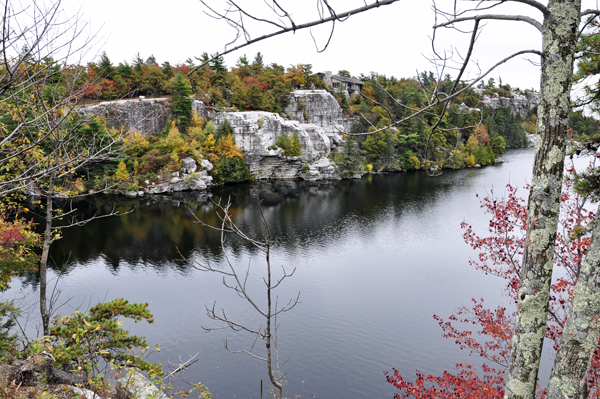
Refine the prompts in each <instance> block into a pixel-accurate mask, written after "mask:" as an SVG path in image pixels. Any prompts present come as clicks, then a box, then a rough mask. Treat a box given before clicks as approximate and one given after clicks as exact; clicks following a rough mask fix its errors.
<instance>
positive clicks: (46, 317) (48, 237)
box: [39, 171, 56, 335]
mask: <svg viewBox="0 0 600 399" xmlns="http://www.w3.org/2000/svg"><path fill="white" fill-rule="evenodd" d="M55 179H56V171H54V172H52V176H51V177H50V183H49V186H48V192H47V193H46V229H45V232H44V244H43V246H42V257H41V259H40V268H39V273H40V314H41V316H42V327H43V330H44V335H49V334H50V313H49V312H48V302H47V298H46V296H47V295H46V288H47V285H48V283H47V281H46V271H47V269H48V255H49V252H50V243H51V242H52V199H53V198H52V195H53V192H54V181H55Z"/></svg>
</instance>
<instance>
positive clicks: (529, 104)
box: [474, 88, 540, 116]
mask: <svg viewBox="0 0 600 399" xmlns="http://www.w3.org/2000/svg"><path fill="white" fill-rule="evenodd" d="M474 91H475V92H476V93H477V94H479V95H480V96H482V97H481V102H482V103H483V106H485V107H488V108H493V109H498V108H500V107H508V108H510V112H511V113H512V114H513V115H517V114H518V115H521V116H525V115H527V113H528V112H529V111H531V110H532V109H534V108H535V107H537V106H538V104H539V103H540V99H539V93H538V92H535V91H528V92H526V93H525V94H519V93H511V97H510V98H509V97H500V96H498V95H494V96H488V95H483V93H484V90H483V89H480V88H477V89H474Z"/></svg>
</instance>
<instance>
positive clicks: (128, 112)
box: [79, 97, 210, 134]
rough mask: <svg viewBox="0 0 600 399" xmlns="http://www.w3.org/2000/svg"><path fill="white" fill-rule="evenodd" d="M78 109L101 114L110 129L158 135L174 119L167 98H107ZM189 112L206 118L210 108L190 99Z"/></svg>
mask: <svg viewBox="0 0 600 399" xmlns="http://www.w3.org/2000/svg"><path fill="white" fill-rule="evenodd" d="M79 112H80V113H82V114H83V115H86V116H92V115H93V116H101V117H104V119H105V120H106V125H107V126H108V127H109V128H111V129H126V130H129V129H135V130H139V131H140V132H142V133H146V134H159V133H160V132H161V131H162V129H163V128H164V127H165V126H166V125H167V122H168V121H169V120H171V119H173V112H172V111H171V107H170V106H169V99H168V98H151V99H147V98H142V97H140V98H139V99H134V100H117V101H106V102H101V103H99V104H94V105H85V106H82V107H81V108H79ZM192 112H197V113H198V115H199V116H201V117H202V118H204V119H207V118H208V117H209V116H210V115H209V114H210V112H209V110H207V108H206V107H205V106H204V103H203V102H202V101H198V100H193V102H192Z"/></svg>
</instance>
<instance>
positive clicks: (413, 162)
mask: <svg viewBox="0 0 600 399" xmlns="http://www.w3.org/2000/svg"><path fill="white" fill-rule="evenodd" d="M408 166H409V167H410V168H412V169H419V168H420V167H421V161H419V158H417V157H416V156H414V155H412V156H410V157H408Z"/></svg>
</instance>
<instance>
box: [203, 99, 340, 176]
mask: <svg viewBox="0 0 600 399" xmlns="http://www.w3.org/2000/svg"><path fill="white" fill-rule="evenodd" d="M336 104H337V102H336ZM225 120H227V121H228V122H229V124H230V125H231V127H232V128H233V137H234V139H235V144H236V145H237V146H238V147H240V148H241V149H242V150H243V151H244V160H245V161H246V164H248V168H249V170H250V173H251V174H252V175H254V176H255V178H256V179H297V178H298V177H300V175H299V173H300V169H301V168H302V166H303V165H304V164H305V163H312V162H315V161H318V160H319V159H321V158H323V157H326V156H329V155H330V153H331V147H332V141H331V140H330V138H329V137H328V136H327V134H326V133H325V131H324V130H323V129H322V128H321V127H320V126H317V125H313V124H302V123H300V122H299V121H290V120H284V119H283V118H282V117H281V116H279V115H277V114H274V113H271V112H263V111H250V112H224V113H220V114H218V115H216V116H215V118H214V119H213V123H214V124H215V126H216V127H218V126H220V125H221V124H222V123H223V121H225ZM294 133H296V135H297V136H298V139H299V140H300V148H301V150H302V154H301V155H300V156H298V157H291V156H285V155H284V153H283V151H282V150H281V149H269V147H271V146H273V145H275V144H276V143H277V138H278V137H279V136H280V135H282V134H284V135H285V136H287V137H291V136H292V135H293V134H294Z"/></svg>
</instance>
